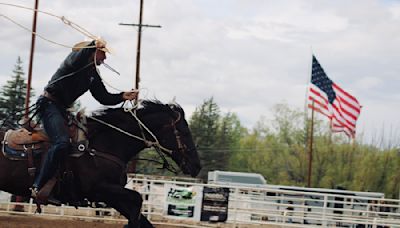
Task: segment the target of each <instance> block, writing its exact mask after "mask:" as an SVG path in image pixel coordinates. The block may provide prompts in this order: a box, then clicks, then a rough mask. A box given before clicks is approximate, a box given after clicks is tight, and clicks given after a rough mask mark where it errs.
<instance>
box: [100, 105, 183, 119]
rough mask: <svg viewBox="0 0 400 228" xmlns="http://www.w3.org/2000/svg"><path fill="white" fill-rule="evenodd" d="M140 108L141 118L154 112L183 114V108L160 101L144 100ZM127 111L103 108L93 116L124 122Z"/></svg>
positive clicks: (138, 110)
mask: <svg viewBox="0 0 400 228" xmlns="http://www.w3.org/2000/svg"><path fill="white" fill-rule="evenodd" d="M139 104H140V105H139V108H138V109H136V111H137V114H138V115H139V116H141V115H146V114H148V113H154V112H173V111H178V112H181V113H182V114H183V109H182V107H181V106H180V105H179V104H177V103H174V104H164V103H162V102H161V101H159V100H142V101H141V102H140V103H139ZM124 112H125V111H124V109H123V108H103V109H99V110H96V111H94V112H92V116H93V117H96V118H100V119H102V120H103V121H106V122H115V121H120V120H123V116H125V115H121V114H123V113H124Z"/></svg>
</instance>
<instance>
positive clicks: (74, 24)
mask: <svg viewBox="0 0 400 228" xmlns="http://www.w3.org/2000/svg"><path fill="white" fill-rule="evenodd" d="M0 5H5V6H11V7H16V8H21V9H26V10H31V11H35V12H40V13H43V14H46V15H49V16H52V17H55V18H58V19H60V20H61V21H62V22H63V23H64V24H66V25H68V26H70V27H71V28H73V29H74V30H76V31H78V32H79V33H81V34H83V35H84V36H86V37H88V38H90V39H92V40H98V39H99V37H98V36H95V35H93V34H92V33H90V32H89V31H88V30H86V29H85V28H83V27H82V26H79V25H78V24H76V23H74V22H72V21H71V20H69V19H67V18H66V17H64V16H58V15H56V14H53V13H49V12H46V11H42V10H37V9H34V8H30V7H26V6H21V5H16V4H11V3H2V2H0ZM0 17H3V18H5V19H7V20H8V21H10V22H12V23H14V24H15V25H17V26H19V27H21V28H23V29H24V30H26V31H28V32H30V33H32V34H34V35H36V36H38V37H39V38H41V39H43V40H45V41H47V42H49V43H52V44H55V45H58V46H61V47H65V48H70V49H72V48H73V47H72V46H70V45H65V44H62V43H59V42H56V41H53V40H50V39H47V38H46V37H44V36H42V35H40V34H38V33H37V32H34V31H32V30H31V29H29V28H27V27H25V26H24V25H22V24H20V23H18V22H17V21H15V20H13V19H11V18H10V17H8V16H6V15H4V14H0ZM95 47H96V46H95V45H91V46H82V47H76V48H79V49H83V48H95ZM95 68H96V71H97V73H98V75H99V76H100V78H101V79H102V81H103V82H104V84H106V85H107V86H109V87H110V88H112V89H114V90H116V91H118V92H123V91H122V90H120V89H118V88H116V87H114V86H112V85H111V84H110V83H108V82H107V81H106V80H104V78H103V77H102V76H101V74H100V71H99V69H98V67H97V63H96V56H95Z"/></svg>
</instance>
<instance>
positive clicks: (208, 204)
mask: <svg viewBox="0 0 400 228" xmlns="http://www.w3.org/2000/svg"><path fill="white" fill-rule="evenodd" d="M228 202H229V188H219V187H204V188H203V203H202V207H201V221H213V222H225V221H226V220H227V219H228Z"/></svg>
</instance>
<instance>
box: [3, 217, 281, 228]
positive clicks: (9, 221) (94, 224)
mask: <svg viewBox="0 0 400 228" xmlns="http://www.w3.org/2000/svg"><path fill="white" fill-rule="evenodd" d="M220 225H221V226H218V227H225V226H224V225H223V224H220ZM226 225H227V226H226V227H232V226H231V225H228V224H226ZM122 227H123V224H122V223H120V224H116V223H110V222H105V221H79V220H71V219H62V218H41V217H38V216H30V215H4V214H3V215H0V228H122ZM175 227H180V228H184V227H185V226H182V225H180V226H173V225H156V228H175ZM187 227H190V226H187ZM206 227H209V226H206ZM255 227H256V228H259V227H262V228H277V227H278V226H273V225H258V226H257V225H256V226H254V225H253V226H251V225H248V226H246V225H241V226H240V228H255Z"/></svg>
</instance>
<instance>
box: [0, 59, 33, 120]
mask: <svg viewBox="0 0 400 228" xmlns="http://www.w3.org/2000/svg"><path fill="white" fill-rule="evenodd" d="M22 63H23V62H22V60H21V57H18V58H17V62H16V64H15V66H14V70H13V74H12V76H11V79H10V80H8V81H7V82H6V85H4V86H3V87H2V90H1V91H0V119H1V120H2V127H7V128H9V127H11V128H17V127H18V126H19V125H18V121H19V120H20V119H21V118H22V117H23V116H24V114H25V110H24V108H25V98H26V94H27V83H26V82H25V77H24V75H25V73H24V70H23V67H22ZM33 95H34V94H33V92H31V97H32V96H33Z"/></svg>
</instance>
